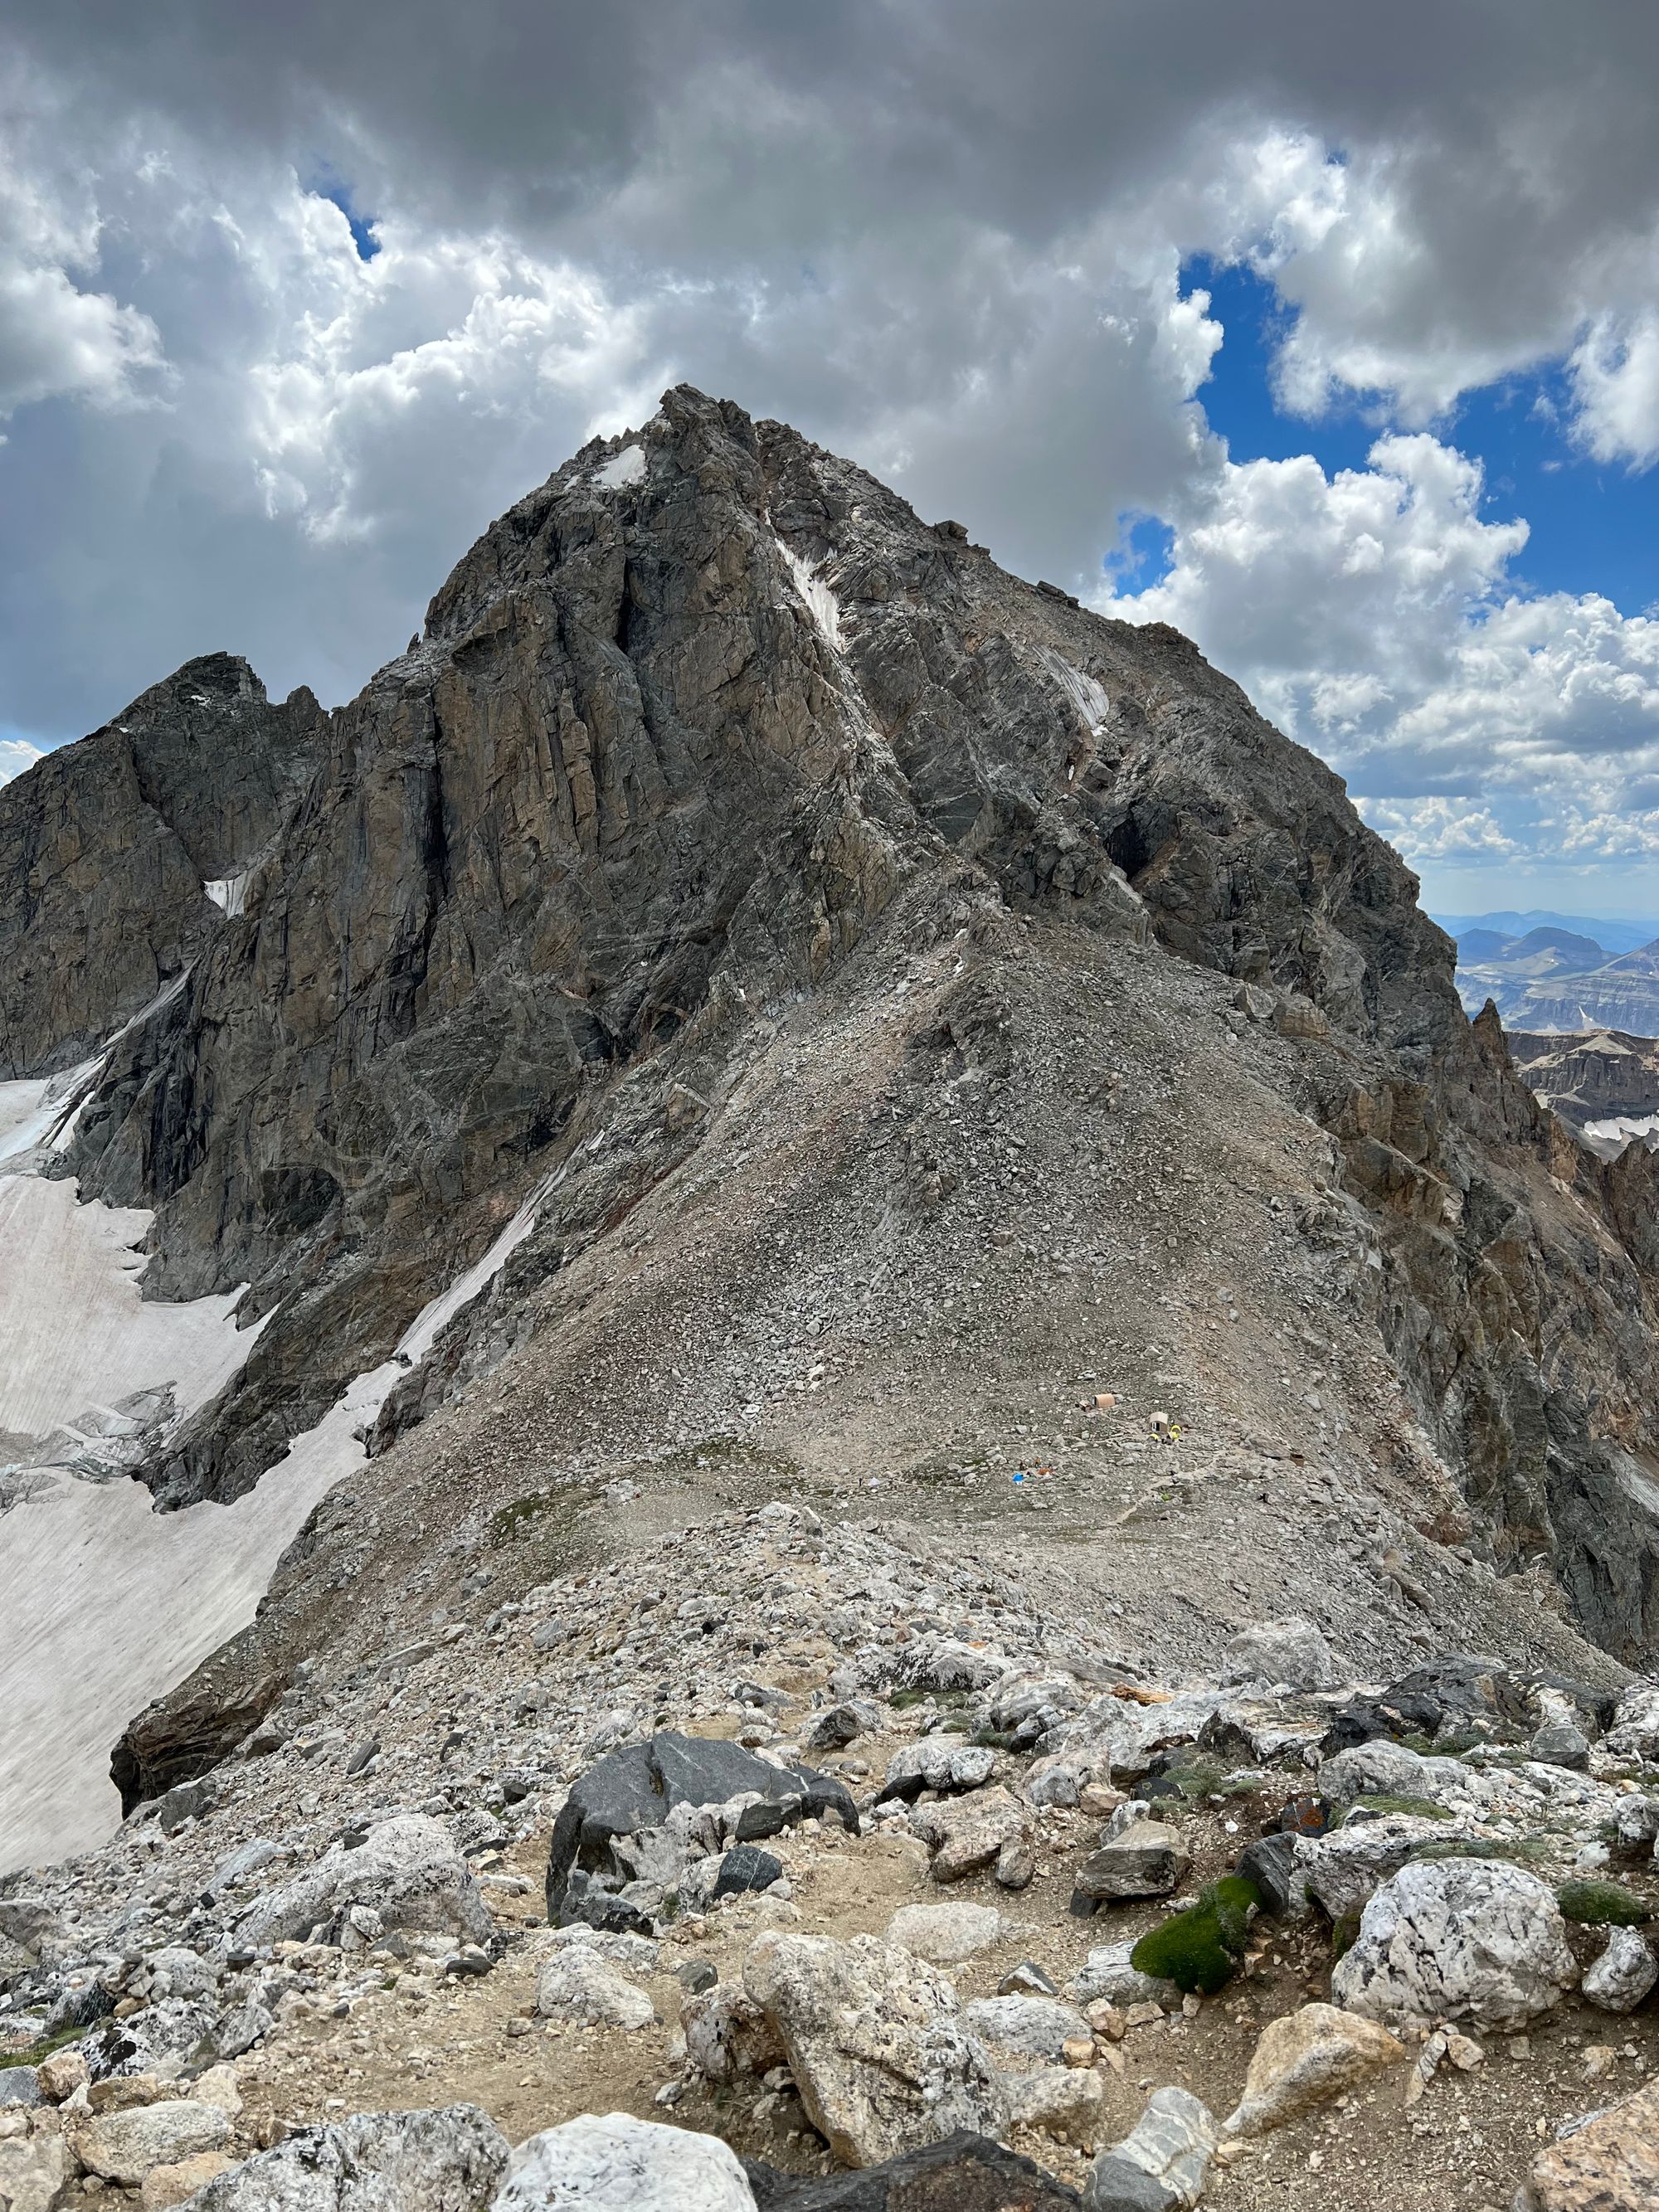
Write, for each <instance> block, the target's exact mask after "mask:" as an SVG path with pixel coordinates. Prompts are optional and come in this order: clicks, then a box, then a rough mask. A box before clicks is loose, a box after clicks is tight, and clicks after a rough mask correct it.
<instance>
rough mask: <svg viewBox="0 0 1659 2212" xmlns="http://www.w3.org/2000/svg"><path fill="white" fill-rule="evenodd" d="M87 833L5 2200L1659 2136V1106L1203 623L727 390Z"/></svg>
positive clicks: (26, 1586) (240, 706) (36, 1193)
mask: <svg viewBox="0 0 1659 2212" xmlns="http://www.w3.org/2000/svg"><path fill="white" fill-rule="evenodd" d="M0 882H3V885H4V890H5V896H3V898H0V1060H3V1063H4V1065H3V1068H0V1076H3V1080H0V1340H3V1342H4V1343H5V1345H6V1347H7V1354H8V1356H7V1358H6V1360H5V1361H4V1363H3V1365H0V1618H3V1620H4V1621H5V1624H6V1630H7V1633H6V1636H5V1638H4V1645H3V1653H4V1656H3V1661H0V1667H3V1684H4V1691H5V1694H4V1697H3V1699H0V1870H3V1871H0V2203H3V2204H9V2206H10V2207H11V2208H12V2212H22V2208H26V2207H27V2208H28V2212H47V2209H48V2208H57V2207H61V2206H67V2205H70V2204H72V2203H74V2204H78V2203H82V2201H84V2200H88V2199H100V2200H105V2201H107V2202H109V2203H112V2204H127V2203H131V2204H137V2205H142V2206H143V2207H145V2208H159V2207H162V2206H166V2205H170V2204H176V2203H185V2202H188V2203H191V2205H192V2206H193V2207H196V2208H197V2212H264V2209H265V2208H268V2207H269V2208H283V2209H284V2212H287V2208H295V2212H311V2209H312V2208H313V2207H315V2208H318V2212H370V2208H371V2207H374V2208H376V2212H379V2208H381V2207H386V2208H390V2207H396V2208H398V2212H532V2208H534V2212H544V2208H551V2207H554V2206H557V2207H561V2208H586V2212H612V2209H613V2208H617V2212H620V2208H623V2207H629V2208H642V2212H669V2208H674V2212H693V2209H695V2212H757V2208H759V2212H774V2208H777V2212H832V2208H833V2212H920V2208H922V2207H924V2206H936V2205H942V2204H944V2203H946V2202H949V2203H951V2204H952V2205H953V2206H956V2207H959V2208H963V2212H981V2208H982V2212H1016V2208H1021V2212H1054V2209H1055V2208H1059V2207H1060V2206H1065V2205H1077V2204H1081V2205H1084V2206H1087V2207H1089V2208H1092V2212H1115V2209H1116V2208H1134V2212H1145V2208H1149V2207H1150V2208H1157V2212H1171V2208H1176V2207H1191V2206H1193V2205H1195V2204H1198V2203H1203V2204H1206V2205H1213V2206H1216V2207H1219V2208H1227V2207H1237V2208H1238V2212H1245V2208H1255V2207H1258V2206H1261V2205H1262V2204H1265V2203H1271V2202H1275V2201H1278V2199H1279V2196H1280V2194H1281V2192H1282V2193H1283V2194H1284V2196H1285V2201H1291V2199H1292V2197H1295V2198H1296V2200H1297V2201H1309V2200H1311V2201H1316V2202H1317V2203H1320V2204H1321V2205H1323V2206H1328V2207H1330V2208H1332V2209H1333V2212H1358V2208H1361V2207H1363V2208H1364V2212H1444V2208H1446V2207H1449V2206H1452V2205H1455V2206H1459V2207H1463V2206H1468V2207H1469V2208H1470V2212H1494V2208H1496V2209H1497V2212H1510V2208H1512V2207H1513V2208H1518V2209H1519V2212H1588V2208H1589V2207H1592V2206H1594V2207H1596V2208H1599V2212H1625V2208H1634V2207H1637V2206H1649V2207H1650V2206H1651V2205H1652V2204H1653V2203H1654V2202H1655V2201H1656V2200H1655V2193H1654V2192H1655V2190H1656V2187H1659V2179H1656V2177H1659V2163H1656V2160H1659V2150H1656V2145H1659V2119H1656V2111H1659V2104H1656V2100H1659V2006H1656V2004H1655V2002H1654V1996H1655V1991H1656V1986H1659V1950H1656V1939H1655V1937H1654V1936H1653V1935H1652V1934H1651V1932H1650V1931H1651V1929H1652V1924H1653V1923H1654V1921H1655V1919H1656V1917H1659V1866H1656V1863H1655V1851H1656V1844H1659V1681H1656V1675H1655V1669H1656V1660H1659V1468H1656V1464H1655V1448H1656V1435H1655V1428H1654V1415H1653V1408H1654V1406H1655V1404H1656V1353H1659V1237H1656V1228H1655V1223H1656V1218H1659V1216H1656V1206H1655V1194H1656V1177H1659V1155H1656V1153H1655V1152H1652V1151H1650V1149H1649V1148H1648V1147H1647V1146H1645V1145H1642V1144H1632V1145H1629V1146H1625V1147H1623V1148H1622V1149H1620V1150H1619V1151H1618V1152H1617V1156H1616V1157H1613V1158H1603V1157H1601V1154H1600V1153H1599V1152H1598V1151H1597V1150H1596V1149H1595V1146H1593V1145H1592V1144H1590V1143H1587V1142H1585V1141H1582V1140H1581V1136H1580V1134H1579V1128H1580V1125H1581V1124H1583V1125H1584V1126H1589V1125H1590V1124H1591V1123H1592V1122H1593V1121H1594V1115H1592V1114H1591V1113H1590V1112H1589V1108H1590V1107H1592V1106H1595V1105H1598V1104H1600V1103H1603V1102H1602V1101H1601V1098H1600V1097H1599V1094H1597V1095H1595V1096H1593V1095H1592V1091H1591V1089H1590V1087H1589V1082H1588V1079H1587V1078H1583V1076H1582V1071H1577V1070H1576V1069H1575V1071H1571V1073H1572V1082H1571V1084H1569V1083H1567V1082H1566V1081H1565V1078H1564V1080H1563V1085H1562V1086H1561V1087H1562V1088H1563V1090H1564V1092H1565V1090H1567V1089H1572V1090H1573V1091H1574V1095H1575V1097H1582V1100H1583V1104H1584V1108H1585V1110H1584V1112H1583V1113H1581V1114H1578V1115H1576V1116H1575V1117H1574V1118H1572V1119H1571V1120H1566V1121H1564V1120H1562V1119H1559V1118H1557V1116H1556V1115H1554V1114H1553V1112H1552V1111H1551V1110H1550V1108H1549V1106H1548V1105H1547V1103H1541V1100H1540V1098H1539V1097H1536V1096H1534V1088H1532V1087H1529V1083H1528V1079H1527V1078H1526V1077H1524V1076H1523V1074H1522V1073H1518V1072H1517V1069H1516V1066H1515V1065H1514V1063H1513V1062H1512V1060H1511V1057H1510V1050H1509V1045H1508V1042H1507V1040H1506V1038H1505V1035H1504V1029H1503V1026H1502V1023H1501V1021H1500V1019H1499V1017H1498V1012H1497V1010H1496V1009H1495V1008H1493V1007H1492V1006H1486V1008H1485V1010H1484V1011H1482V1012H1480V1013H1479V1014H1478V1015H1477V1016H1476V1018H1474V1021H1473V1022H1471V1021H1470V1020H1469V1018H1468V1017H1467V1016H1466V1014H1465V1013H1464V1012H1463V1010H1462V1006H1461V1005H1460V1002H1459V998H1458V994H1457V989H1456V987H1455V980H1454V964H1455V952H1454V948H1453V946H1452V944H1451V942H1450V940H1449V939H1448V938H1446V937H1445V936H1444V935H1443V933H1441V932H1440V931H1439V930H1438V929H1437V927H1435V926H1434V925H1433V924H1432V923H1431V921H1428V920H1427V919H1426V917H1425V916H1424V915H1422V913H1421V912H1420V911H1419V908H1418V906H1417V903H1416V884H1415V882H1414V880H1413V878H1412V876H1411V875H1410V874H1409V872H1407V869H1406V868H1405V867H1404V866H1403V865H1402V863H1401V861H1400V860H1399V859H1398V858H1397V856H1396V855H1395V854H1394V853H1393V852H1392V851H1391V850H1390V849H1389V848H1388V847H1387V846H1386V845H1384V844H1383V842H1381V841H1380V840H1378V839H1377V838H1376V836H1373V835H1372V834H1371V833H1370V831H1369V830H1367V829H1365V827H1364V825H1363V823H1361V822H1360V821H1359V819H1358V817H1357V815H1356V814H1355V813H1354V811H1353V810H1352V807H1351V806H1350V805H1349V804H1348V801H1347V799H1346V794H1345V792H1344V790H1343V787H1342V785H1341V783H1340V781H1339V780H1338V779H1337V778H1336V777H1335V776H1334V775H1332V774H1331V773H1330V772H1329V771H1328V769H1325V768H1323V767H1322V766H1321V765H1320V763H1318V762H1317V761H1316V760H1315V759H1313V758H1312V757H1310V755H1308V754H1307V753H1305V752H1304V751H1302V750H1300V749H1298V748H1297V746H1295V745H1293V744H1290V743H1289V742H1288V741H1287V740H1286V739H1285V738H1282V737H1281V736H1279V734H1278V733H1277V732H1275V731H1273V729H1272V728H1271V727H1270V726H1268V725H1267V723H1265V722H1264V721H1263V720H1261V717H1260V716H1259V715H1258V714H1256V713H1255V710H1254V709H1253V708H1251V706H1250V704H1249V702H1248V700H1247V699H1246V698H1245V697H1244V696H1243V694H1242V693H1241V692H1240V691H1239V690H1237V687H1236V686H1234V685H1233V684H1231V683H1230V682H1229V681H1228V680H1227V679H1226V678H1225V677H1224V676H1222V675H1221V674H1219V673H1218V672H1217V671H1214V670H1213V669H1212V668H1210V667H1209V666H1208V665H1206V662H1205V661H1204V660H1203V659H1202V658H1201V657H1200V655H1199V653H1197V652H1196V650H1195V649H1194V647H1192V646H1191V645H1190V644H1189V643H1188V641H1186V640H1184V639H1183V638H1182V637H1180V636H1179V635H1176V633H1174V632H1173V631H1171V630H1169V629H1164V628H1161V627H1158V626H1156V625H1154V626H1150V627H1146V628H1133V627H1130V626H1127V625H1125V624H1121V623H1111V622H1107V621H1104V620H1103V619H1101V618H1100V617H1097V616H1095V615H1093V614H1092V613H1091V612H1089V611H1087V610H1086V609H1085V608H1083V607H1080V606H1079V605H1077V603H1076V602H1075V601H1074V600H1073V599H1070V598H1068V597H1067V595H1066V593H1064V592H1060V591H1058V590H1056V589H1055V588H1054V586H1049V585H1047V584H1041V583H1039V584H1036V585H1031V584H1028V583H1026V582H1024V581H1022V580H1019V579H1018V578H1015V577H1013V576H1011V575H1009V574H1006V572H1004V571H1003V570H1002V569H1000V568H998V567H997V565H996V563H995V562H994V560H993V559H992V557H991V556H990V554H989V552H988V551H987V550H986V549H985V548H984V547H982V546H978V545H975V544H971V543H970V542H969V539H968V538H967V534H966V532H964V531H963V529H962V528H961V526H958V525H957V524H956V523H953V522H950V521H940V522H938V523H933V524H929V523H925V522H923V521H921V520H920V519H919V518H918V517H917V516H916V515H915V513H913V512H912V510H911V509H910V508H909V507H908V506H906V504H905V503H904V502H903V501H902V500H901V499H899V498H898V497H897V496H896V495H894V494H893V493H892V492H890V491H889V490H888V489H885V488H884V486H883V485H881V484H880V483H878V482H876V481H875V480H874V479H873V478H872V477H869V476H867V475H866V474H865V473H864V472H862V471H860V470H859V469H857V468H855V467H854V466H852V465H850V464H848V463H847V462H845V461H842V460H840V459H836V457H834V456H833V455H831V454H829V453H824V452H823V451H822V450H821V449H819V448H818V447H815V446H813V445H811V444H810V443H809V442H808V441H805V439H803V438H801V437H799V435H796V434H795V433H794V432H793V431H792V430H790V429H788V428H786V427H784V426H783V425H781V424H779V423H775V422H754V421H751V420H750V418H749V417H748V416H745V415H744V413H743V412H742V411H741V410H739V409H738V408H737V407H735V406H732V405H731V404H727V403H722V402H717V401H714V400H711V399H709V398H705V397H704V396H703V395H702V394H701V393H699V392H695V391H692V390H690V389H689V388H687V387H684V386H682V387H679V388H678V389H676V390H674V391H671V392H668V393H667V394H665V398H664V399H663V402H662V406H661V409H660V411H659V413H658V414H657V415H656V416H654V417H653V419H652V420H651V421H650V422H647V424H646V425H645V426H644V427H643V428H641V429H639V430H637V431H631V432H629V433H628V434H626V435H624V436H623V437H620V438H614V439H611V440H607V441H595V442H594V443H592V444H591V445H589V446H588V447H585V448H584V449H583V451H582V452H581V453H578V454H577V455H576V456H575V457H574V459H572V460H570V461H568V462H567V463H566V464H565V465H564V466H563V467H562V468H561V469H559V470H558V471H556V473H555V474H554V475H553V476H552V477H550V478H549V480H548V481H547V483H544V485H542V486H541V487H540V488H539V489H538V490H536V491H534V492H533V493H532V494H531V495H529V497H527V498H526V499H525V500H524V501H521V502H520V505H519V506H517V507H514V508H513V509H512V510H511V511H510V512H509V513H507V514H506V515H505V516H503V517H502V518H501V520H500V521H499V522H497V523H496V524H495V526H493V527H492V528H491V529H490V530H489V532H487V533H486V534H485V536H484V537H483V538H482V539H481V540H480V541H479V543H478V544H477V545H476V546H474V547H473V549H472V550H471V552H469V553H468V554H467V555H466V556H465V558H464V559H463V561H462V562H461V563H460V565H459V568H457V569H456V570H455V572H454V573H453V575H452V576H451V577H450V579H449V580H448V581H447V583H446V584H445V585H444V586H443V587H442V589H441V591H440V592H438V594H437V596H436V598H435V599H434V600H433V602H432V604H431V606H430V608H429V609H428V614H427V617H426V621H425V623H424V626H423V628H422V632H421V634H420V635H418V636H417V637H416V638H414V639H412V640H411V641H410V647H409V649H408V651H407V652H406V653H404V655H403V656H402V657H401V658H400V659H397V660H395V661H394V662H392V664H391V665H389V666H387V667H386V668H385V669H383V670H382V671H380V673H379V674H378V675H377V676H376V677H375V678H374V679H373V681H372V682H371V683H370V684H368V688H367V689H366V690H364V691H363V693H362V695H361V696H359V697H358V698H357V699H356V700H354V701H353V702H351V703H350V704H349V705H348V706H346V707H344V708H340V709H338V710H335V711H331V712H325V711H324V709H322V708H320V707H319V705H318V704H317V702H315V701H314V700H313V699H312V698H311V696H310V695H309V694H307V693H304V692H300V693H296V694H295V696H293V697H291V698H290V699H289V700H288V701H287V702H283V703H281V704H276V703H273V702H271V701H270V699H269V698H268V697H267V696H266V694H265V691H264V687H263V686H262V685H261V684H260V682H259V680H258V678H257V677H256V676H255V675H254V674H253V672H252V670H251V669H249V668H248V667H247V665H246V663H245V662H243V661H241V660H240V659H235V658H234V657H233V656H232V655H230V654H228V653H222V654H216V655H211V656H209V657H208V658H206V659H200V660H196V661H192V662H191V663H189V664H188V665H186V666H185V668H183V669H181V670H180V671H179V672H178V674H177V675H175V676H174V677H173V678H169V679H168V680H167V681H166V682H164V683H162V684H158V685H157V686H155V689H153V690H150V691H149V692H147V693H146V694H145V695H144V696H143V698H142V699H141V700H139V701H138V702H136V703H135V704H134V705H133V706H132V707H131V708H128V709H127V710H126V712H125V714H122V715H120V716H118V717H117V718H116V720H113V721H112V722H111V723H110V724H109V725H108V726H107V727H106V728H105V729H103V730H101V731H100V732H97V733H96V734H95V735H94V736H93V737H90V738H87V739H85V740H84V741H83V742H82V744H78V745H74V746H70V747H68V748H65V749H64V750H62V751H60V752H58V753H56V754H53V755H52V756H50V757H47V758H46V759H45V760H43V761H42V762H40V763H39V764H38V765H37V766H36V767H34V768H33V769H31V770H30V771H29V772H28V773H27V775H24V776H22V777H21V778H19V779H18V780H17V781H16V782H15V783H14V784H12V785H10V786H9V787H7V788H6V789H5V791H4V792H3V793H0ZM1531 1080H1532V1082H1533V1083H1534V1084H1535V1085H1537V1087H1538V1088H1541V1089H1544V1090H1545V1092H1546V1096H1548V1095H1550V1094H1549V1092H1548V1090H1547V1086H1545V1085H1542V1084H1541V1083H1540V1082H1539V1081H1538V1079H1537V1077H1536V1075H1535V1073H1534V1074H1533V1075H1532V1077H1531Z"/></svg>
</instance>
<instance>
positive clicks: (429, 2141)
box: [190, 2105, 507, 2212]
mask: <svg viewBox="0 0 1659 2212" xmlns="http://www.w3.org/2000/svg"><path fill="white" fill-rule="evenodd" d="M198 2109H200V2108H199V2107H198ZM506 2164H507V2138H506V2136H503V2135H502V2134H501V2130H500V2129H499V2128H497V2127H496V2125H495V2122H494V2121H493V2120H492V2119H491V2118H489V2114H488V2113H487V2112H480V2111H479V2109H478V2107H477V2106H476V2105H449V2106H441V2107H439V2108H438V2109H436V2110H434V2111H428V2112H356V2113H354V2114H353V2116H352V2117H351V2118H350V2119H349V2120H342V2121H340V2122H339V2123H338V2124H337V2125H336V2126H333V2127H319V2128H301V2129H300V2130H298V2132H297V2133H295V2134H294V2135H291V2136H289V2137H288V2138H287V2140H286V2141H285V2142H281V2143H278V2144H277V2146H276V2148H275V2149H274V2150H265V2151H260V2152H259V2153H258V2154H257V2155H256V2156H255V2157H253V2158H250V2159H248V2160H245V2161H244V2163H243V2164H242V2165H240V2166H233V2167H232V2168H231V2169H230V2171H229V2172H228V2173H222V2174H221V2175H220V2176H219V2177H218V2179H216V2180H214V2181H210V2182H209V2183H208V2185H207V2186H206V2187H205V2188H204V2189H202V2190H198V2191H197V2194H196V2196H195V2197H193V2198H192V2199H191V2207H190V2212H489V2205H490V2202H491V2200H492V2198H493V2197H494V2196H495V2188H496V2185H497V2183H498V2182H499V2181H500V2179H501V2172H502V2169H503V2167H504V2166H506Z"/></svg>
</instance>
